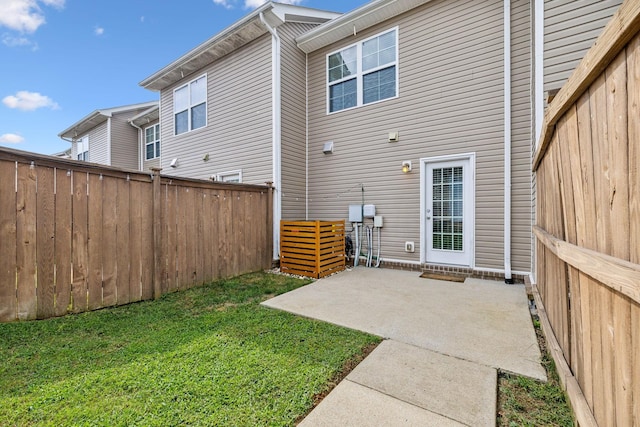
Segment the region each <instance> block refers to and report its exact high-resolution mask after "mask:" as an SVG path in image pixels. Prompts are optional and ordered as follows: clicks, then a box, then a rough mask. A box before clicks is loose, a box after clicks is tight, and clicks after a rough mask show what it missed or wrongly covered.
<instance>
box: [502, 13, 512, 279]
mask: <svg viewBox="0 0 640 427" xmlns="http://www.w3.org/2000/svg"><path fill="white" fill-rule="evenodd" d="M504 282H505V283H509V284H511V283H513V279H512V278H511V0H504Z"/></svg>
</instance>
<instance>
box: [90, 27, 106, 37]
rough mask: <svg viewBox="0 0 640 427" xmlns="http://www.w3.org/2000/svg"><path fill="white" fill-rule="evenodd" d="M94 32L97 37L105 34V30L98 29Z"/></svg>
mask: <svg viewBox="0 0 640 427" xmlns="http://www.w3.org/2000/svg"><path fill="white" fill-rule="evenodd" d="M93 32H94V33H95V35H96V36H101V35H103V34H104V28H102V27H96V28H95V30H93Z"/></svg>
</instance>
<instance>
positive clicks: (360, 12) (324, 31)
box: [296, 0, 431, 53]
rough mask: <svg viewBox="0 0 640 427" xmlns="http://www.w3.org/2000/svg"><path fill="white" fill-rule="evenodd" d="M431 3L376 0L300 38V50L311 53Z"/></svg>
mask: <svg viewBox="0 0 640 427" xmlns="http://www.w3.org/2000/svg"><path fill="white" fill-rule="evenodd" d="M429 1H431V0H374V1H371V2H369V3H367V4H365V5H364V6H361V7H359V8H357V9H355V10H353V11H351V12H349V13H346V14H344V15H342V16H340V17H338V18H335V19H333V20H332V21H329V22H327V23H325V24H322V25H320V26H318V27H317V28H314V29H313V30H311V31H309V32H307V33H305V34H303V35H301V36H299V37H298V38H296V42H297V43H298V47H299V48H300V49H302V50H303V51H304V52H306V53H310V52H313V51H315V50H318V49H320V48H323V47H325V46H328V45H330V44H332V43H335V42H337V41H340V40H343V39H346V38H347V37H349V36H353V34H354V32H355V33H358V32H359V31H362V30H365V29H367V28H370V27H373V26H374V25H377V24H379V23H381V22H384V21H386V20H387V19H390V18H393V17H395V16H398V15H400V14H402V13H404V12H407V11H409V10H411V9H413V8H415V7H418V6H420V5H423V4H425V3H428V2H429Z"/></svg>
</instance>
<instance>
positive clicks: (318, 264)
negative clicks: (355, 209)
mask: <svg viewBox="0 0 640 427" xmlns="http://www.w3.org/2000/svg"><path fill="white" fill-rule="evenodd" d="M344 239H345V226H344V220H342V221H280V270H281V271H282V272H283V273H291V274H299V275H301V276H307V277H313V278H316V279H319V278H320V277H325V276H328V275H329V274H332V273H335V272H338V271H342V270H344V268H345V264H346V258H345V249H344Z"/></svg>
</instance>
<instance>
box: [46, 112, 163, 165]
mask: <svg viewBox="0 0 640 427" xmlns="http://www.w3.org/2000/svg"><path fill="white" fill-rule="evenodd" d="M153 107H155V108H158V102H157V101H152V102H144V103H140V104H133V105H126V106H122V107H114V108H104V109H100V110H95V111H94V112H92V113H91V114H89V115H88V116H86V117H84V118H83V119H81V120H79V121H78V122H76V123H74V124H73V125H71V126H70V127H68V128H67V129H65V130H64V131H62V132H60V133H59V134H58V136H59V137H60V138H62V139H64V140H65V141H68V142H70V143H71V158H72V159H75V160H81V161H86V162H92V163H99V164H103V165H107V166H116V167H120V168H125V169H136V170H140V169H141V158H142V156H143V153H142V145H141V137H140V135H139V132H141V131H140V130H139V129H138V128H136V127H135V126H132V124H131V123H130V122H129V120H130V119H131V118H133V117H135V116H138V115H139V114H140V113H142V112H144V111H147V110H149V109H151V108H153Z"/></svg>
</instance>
